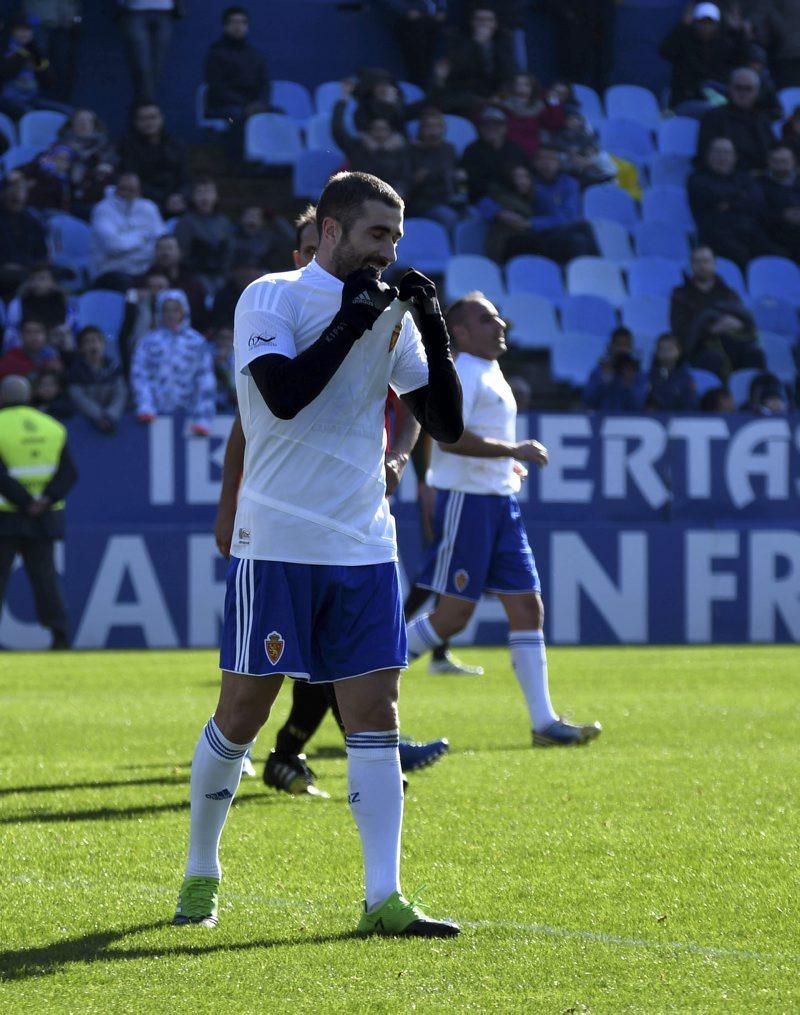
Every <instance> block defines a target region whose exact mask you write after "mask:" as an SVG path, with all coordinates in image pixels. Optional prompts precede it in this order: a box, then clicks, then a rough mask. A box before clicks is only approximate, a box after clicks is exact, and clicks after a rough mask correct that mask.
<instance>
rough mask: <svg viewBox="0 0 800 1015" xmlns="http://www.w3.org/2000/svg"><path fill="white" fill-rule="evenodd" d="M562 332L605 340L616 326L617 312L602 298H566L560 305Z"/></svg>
mask: <svg viewBox="0 0 800 1015" xmlns="http://www.w3.org/2000/svg"><path fill="white" fill-rule="evenodd" d="M561 325H562V327H563V329H564V331H567V332H569V331H583V332H587V333H589V334H592V335H601V336H604V337H605V338H606V339H607V338H608V336H609V335H610V333H611V332H612V331H613V330H614V328H615V327H616V326H617V312H616V310H615V309H614V307H612V306H611V304H610V303H609V302H608V300H606V299H604V298H603V297H602V296H594V295H589V294H588V293H584V294H583V295H580V296H567V298H566V299H565V300H564V302H563V303H562V304H561Z"/></svg>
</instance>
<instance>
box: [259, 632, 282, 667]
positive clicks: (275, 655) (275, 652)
mask: <svg viewBox="0 0 800 1015" xmlns="http://www.w3.org/2000/svg"><path fill="white" fill-rule="evenodd" d="M264 648H265V649H266V650H267V659H269V661H270V662H271V663H272V665H273V666H275V665H277V663H278V662H279V661H280V658H281V656H282V655H283V650H284V649H285V648H286V642H285V641H284V640H283V635H282V634H281V633H280V632H279V631H270V632H269V634H268V635H267V637H266V638H265V639H264Z"/></svg>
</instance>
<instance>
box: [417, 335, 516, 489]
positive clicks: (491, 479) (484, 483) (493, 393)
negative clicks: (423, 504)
mask: <svg viewBox="0 0 800 1015" xmlns="http://www.w3.org/2000/svg"><path fill="white" fill-rule="evenodd" d="M456 370H457V371H458V376H459V378H460V379H461V390H462V392H463V394H464V429H465V430H469V431H471V432H472V433H474V434H476V435H477V436H478V437H493V438H494V439H495V440H503V441H510V442H511V443H512V444H513V443H516V440H517V437H516V423H517V403H516V402H515V401H514V395H513V392H512V391H511V388H510V387H509V385H508V382H507V381H506V379H505V377H503V373H502V371H501V370H500V366H499V365H498V363H497V361H496V360H488V359H481V358H480V357H478V356H472V355H470V354H469V353H466V352H461V353H459V354H458V357H457V358H456ZM425 481H426V482H427V483H428V485H429V486H435V487H436V489H437V490H460V491H462V492H463V493H493V494H503V495H507V494H512V493H517V491H518V490H519V488H520V478H519V476H518V475H517V474H516V473H515V472H514V462H513V459H512V458H472V457H469V456H467V455H454V454H452V453H450V452H448V451H442V449H441V448H440V447H439V445H438V444H437V443H436V442H434V444H433V448H432V450H431V464H430V468H429V469H428V472H427V475H426V477H425Z"/></svg>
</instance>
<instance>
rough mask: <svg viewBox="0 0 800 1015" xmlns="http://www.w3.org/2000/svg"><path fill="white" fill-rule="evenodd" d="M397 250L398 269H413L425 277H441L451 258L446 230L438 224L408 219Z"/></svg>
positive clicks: (423, 219)
mask: <svg viewBox="0 0 800 1015" xmlns="http://www.w3.org/2000/svg"><path fill="white" fill-rule="evenodd" d="M403 230H404V231H403V239H402V241H401V242H400V244H399V246H398V248H397V265H398V267H406V268H410V267H414V268H416V269H417V270H418V271H421V272H422V273H423V274H425V275H443V274H444V272H445V268H446V267H447V262H448V261H449V260H450V258H451V256H452V251H451V250H450V238H449V236H448V235H447V230H446V229H445V227H444V226H443V225H441V224H440V223H439V222H434V221H432V220H431V219H425V218H408V219H406V220H405V223H404V224H403Z"/></svg>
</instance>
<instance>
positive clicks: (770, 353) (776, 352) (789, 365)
mask: <svg viewBox="0 0 800 1015" xmlns="http://www.w3.org/2000/svg"><path fill="white" fill-rule="evenodd" d="M759 338H760V340H761V348H762V349H763V350H764V355H765V356H766V358H767V370H769V372H770V373H771V374H775V376H776V377H780V379H781V380H782V381H783V382H784V384H790V385H793V384H794V381H795V377H796V376H797V365H796V364H795V361H794V356H793V355H792V344H791V342H787V341H786V336H785V335H774V334H772V333H771V332H769V331H762V332H761V334H760V335H759Z"/></svg>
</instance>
